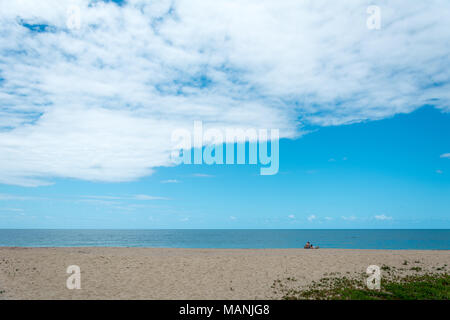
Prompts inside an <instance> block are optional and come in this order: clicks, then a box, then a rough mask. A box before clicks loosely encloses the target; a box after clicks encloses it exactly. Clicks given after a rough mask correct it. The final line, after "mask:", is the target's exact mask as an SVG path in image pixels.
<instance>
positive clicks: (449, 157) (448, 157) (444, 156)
mask: <svg viewBox="0 0 450 320" xmlns="http://www.w3.org/2000/svg"><path fill="white" fill-rule="evenodd" d="M441 158H447V159H450V153H444V154H441Z"/></svg>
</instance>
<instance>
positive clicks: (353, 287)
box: [274, 274, 450, 300]
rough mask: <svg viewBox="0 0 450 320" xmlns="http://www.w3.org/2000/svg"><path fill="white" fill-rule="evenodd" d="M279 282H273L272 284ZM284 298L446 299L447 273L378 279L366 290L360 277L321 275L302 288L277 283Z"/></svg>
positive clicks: (449, 279) (449, 288) (449, 287)
mask: <svg viewBox="0 0 450 320" xmlns="http://www.w3.org/2000/svg"><path fill="white" fill-rule="evenodd" d="M276 283H278V284H281V282H275V283H274V285H275V284H276ZM278 291H279V292H282V293H284V294H283V297H282V298H283V299H285V300H298V299H314V300H323V299H326V300H450V275H448V274H427V275H414V276H406V277H404V278H395V279H390V280H383V279H382V280H381V289H380V290H370V289H368V288H367V286H366V285H365V281H364V280H363V279H352V278H347V277H342V278H323V279H321V280H320V281H316V282H313V283H312V285H311V286H310V287H309V288H307V289H306V290H295V289H287V288H286V287H283V286H281V287H278Z"/></svg>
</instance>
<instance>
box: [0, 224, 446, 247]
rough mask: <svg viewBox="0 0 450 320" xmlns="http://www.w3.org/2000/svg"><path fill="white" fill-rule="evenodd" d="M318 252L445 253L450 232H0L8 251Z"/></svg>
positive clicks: (31, 230) (216, 230) (236, 230)
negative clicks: (316, 249)
mask: <svg viewBox="0 0 450 320" xmlns="http://www.w3.org/2000/svg"><path fill="white" fill-rule="evenodd" d="M307 241H309V242H311V243H312V244H313V245H314V246H320V247H321V248H340V249H393V250H400V249H420V250H449V249H450V229H434V230H424V229H420V230H417V229H414V230H405V229H402V230H391V229H389V230H387V229H383V230H379V229H377V230H373V229H371V230H361V229H358V230H356V229H352V230H342V229H339V230H330V229H326V230H316V229H315V230H302V229H295V230H294V229H292V230H286V229H277V230H267V229H264V230H255V229H251V230H244V229H233V230H230V229H214V230H207V229H198V230H194V229H176V230H167V229H158V230H92V229H87V230H86V229H83V230H68V229H58V230H56V229H0V246H8V247H149V248H230V249H231V248H251V249H263V248H303V246H304V244H305V243H306V242H307Z"/></svg>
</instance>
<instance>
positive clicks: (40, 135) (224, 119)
mask: <svg viewBox="0 0 450 320" xmlns="http://www.w3.org/2000/svg"><path fill="white" fill-rule="evenodd" d="M370 4H371V3H369V2H368V1H362V0H360V1H351V2H346V3H342V2H334V3H331V2H330V1H324V0H319V1H317V0H315V1H313V0H310V1H298V0H295V1H294V0H292V1H291V0H285V1H266V0H262V1H261V0H258V1H256V0H250V1H237V0H215V1H207V0H201V1H200V0H181V1H165V0H160V1H152V2H150V3H149V2H148V1H140V0H130V1H126V2H123V3H121V4H120V5H118V4H116V3H114V2H102V1H84V0H72V1H60V0H44V1H39V2H36V1H33V0H21V1H2V2H1V3H0V22H1V25H2V28H1V29H0V39H1V41H0V52H1V54H0V57H1V58H0V169H1V170H0V183H7V184H17V185H25V186H36V185H42V184H46V183H50V182H51V179H52V178H75V179H84V180H90V181H106V182H115V181H129V180H133V179H138V178H140V177H143V176H146V175H149V174H151V173H152V172H153V171H154V169H155V168H157V167H160V166H169V165H171V162H170V150H171V147H172V143H171V139H170V137H171V132H172V131H173V130H174V129H177V128H187V129H191V128H192V123H193V121H194V120H202V121H203V122H204V123H205V124H206V126H207V124H210V125H211V126H214V127H217V128H227V127H239V128H250V127H251V128H278V129H280V136H281V137H282V138H294V137H298V136H300V135H301V134H302V132H303V131H302V128H303V126H305V125H314V126H329V125H341V124H347V123H353V122H358V121H364V120H375V119H382V118H385V117H390V116H392V115H395V114H397V113H408V112H411V111H413V110H415V109H417V108H419V107H421V106H423V105H426V104H430V105H434V106H435V107H436V108H439V109H441V110H443V111H445V112H448V111H449V110H450V107H449V106H450V104H449V101H450V71H449V68H448V57H449V51H450V49H449V48H450V20H449V19H448V17H449V16H450V3H449V2H448V1H446V0H434V1H428V2H426V3H425V2H420V1H414V2H411V1H406V0H405V1H395V2H392V1H377V5H379V6H380V8H381V29H380V30H369V29H368V28H367V26H366V19H367V18H368V15H367V12H366V9H367V6H368V5H370ZM71 5H76V6H78V7H79V8H80V28H79V29H75V30H73V29H70V28H68V26H67V21H68V17H69V16H68V8H69V6H71Z"/></svg>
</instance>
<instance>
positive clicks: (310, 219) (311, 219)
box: [308, 214, 317, 222]
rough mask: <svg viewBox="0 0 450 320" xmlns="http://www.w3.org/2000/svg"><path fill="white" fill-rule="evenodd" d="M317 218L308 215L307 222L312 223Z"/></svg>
mask: <svg viewBox="0 0 450 320" xmlns="http://www.w3.org/2000/svg"><path fill="white" fill-rule="evenodd" d="M316 218H317V217H316V216H315V215H313V214H312V215H310V216H309V217H308V221H309V222H312V221H313V220H315V219H316Z"/></svg>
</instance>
